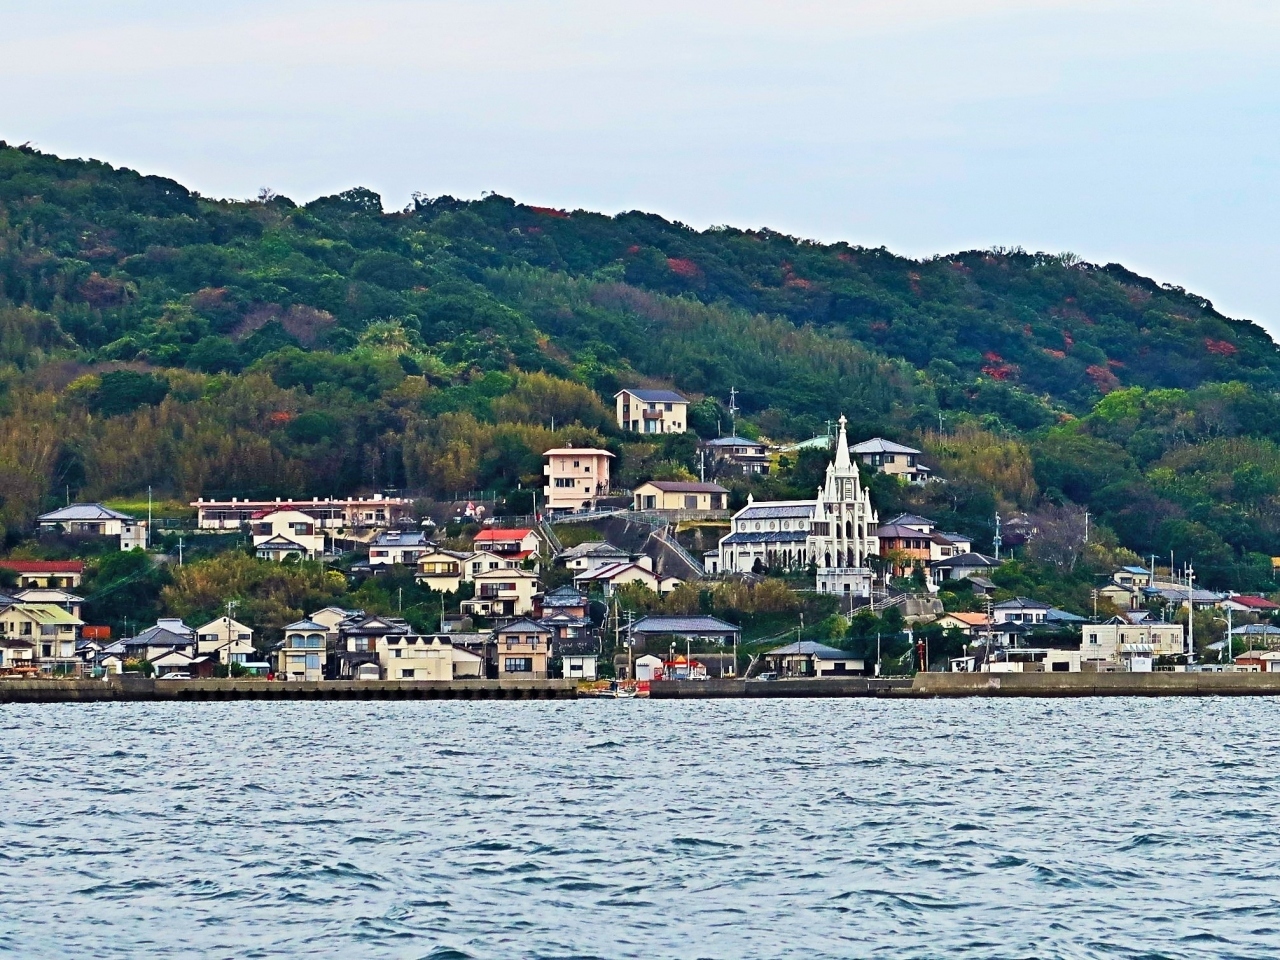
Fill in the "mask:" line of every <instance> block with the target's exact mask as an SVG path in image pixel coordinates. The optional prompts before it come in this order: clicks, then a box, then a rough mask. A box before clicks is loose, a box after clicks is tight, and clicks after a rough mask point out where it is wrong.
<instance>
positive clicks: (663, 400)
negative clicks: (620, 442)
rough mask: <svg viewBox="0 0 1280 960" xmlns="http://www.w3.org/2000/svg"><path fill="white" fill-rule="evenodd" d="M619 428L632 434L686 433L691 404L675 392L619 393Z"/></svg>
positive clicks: (617, 402)
mask: <svg viewBox="0 0 1280 960" xmlns="http://www.w3.org/2000/svg"><path fill="white" fill-rule="evenodd" d="M613 399H614V403H615V404H616V406H617V414H618V426H619V427H621V428H622V429H623V430H627V431H630V432H631V433H684V432H685V430H686V429H688V426H689V401H688V400H686V399H685V398H684V397H682V396H680V394H678V393H676V392H675V391H673V390H633V389H627V390H619V391H618V392H617V393H616V394H614V396H613Z"/></svg>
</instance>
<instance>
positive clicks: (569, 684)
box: [0, 677, 578, 703]
mask: <svg viewBox="0 0 1280 960" xmlns="http://www.w3.org/2000/svg"><path fill="white" fill-rule="evenodd" d="M577 689H578V683H577V681H576V680H454V681H441V680H416V681H415V680H361V681H354V680H315V681H307V682H281V681H274V680H155V679H150V678H147V677H112V678H109V679H106V680H6V681H0V703H65V702H85V703H94V702H102V701H126V702H127V701H156V700H177V701H192V700H572V699H573V698H574V697H576V696H577Z"/></svg>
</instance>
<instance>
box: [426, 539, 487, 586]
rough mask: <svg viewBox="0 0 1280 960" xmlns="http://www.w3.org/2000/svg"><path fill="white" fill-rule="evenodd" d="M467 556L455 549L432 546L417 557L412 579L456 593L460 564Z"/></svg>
mask: <svg viewBox="0 0 1280 960" xmlns="http://www.w3.org/2000/svg"><path fill="white" fill-rule="evenodd" d="M468 556H469V554H466V553H462V552H460V551H457V550H445V549H443V548H441V547H432V548H430V549H428V550H427V551H426V552H425V553H423V554H422V555H421V556H420V557H418V572H417V574H416V575H415V577H414V579H415V580H417V581H418V582H419V583H421V584H423V585H424V586H426V587H430V588H431V589H432V590H439V591H440V592H441V593H457V591H458V586H459V584H461V583H462V580H463V572H462V565H463V563H464V562H466V560H467V558H468ZM476 562H477V563H482V562H483V558H477V560H476ZM479 572H480V571H478V570H477V571H476V573H479Z"/></svg>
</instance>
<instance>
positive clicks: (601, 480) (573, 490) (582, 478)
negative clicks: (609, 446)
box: [542, 447, 613, 513]
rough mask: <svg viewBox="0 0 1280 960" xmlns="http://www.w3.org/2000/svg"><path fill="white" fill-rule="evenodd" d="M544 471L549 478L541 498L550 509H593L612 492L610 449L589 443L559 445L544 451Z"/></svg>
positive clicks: (554, 511) (611, 457)
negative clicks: (610, 486)
mask: <svg viewBox="0 0 1280 960" xmlns="http://www.w3.org/2000/svg"><path fill="white" fill-rule="evenodd" d="M542 456H543V459H545V460H546V461H547V462H546V463H545V464H543V467H542V473H543V475H544V476H545V477H546V478H547V481H546V485H545V486H544V487H543V488H542V499H543V503H544V504H545V505H546V509H547V511H548V512H549V513H567V512H572V511H576V510H590V509H591V508H592V506H593V505H594V504H595V502H596V501H597V500H598V499H600V498H601V497H607V496H608V495H609V461H610V460H612V459H613V454H612V453H610V452H609V451H608V450H595V449H592V448H589V447H582V448H579V447H556V448H555V449H552V450H548V451H546V452H545V453H543V455H542Z"/></svg>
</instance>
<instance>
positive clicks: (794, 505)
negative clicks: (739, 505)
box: [734, 500, 816, 520]
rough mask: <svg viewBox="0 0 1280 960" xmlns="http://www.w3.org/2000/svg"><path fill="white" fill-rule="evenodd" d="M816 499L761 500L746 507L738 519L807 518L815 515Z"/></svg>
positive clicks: (738, 515)
mask: <svg viewBox="0 0 1280 960" xmlns="http://www.w3.org/2000/svg"><path fill="white" fill-rule="evenodd" d="M815 503H816V501H814V500H775V501H768V500H765V501H761V502H760V503H753V504H751V505H750V506H747V507H744V508H743V509H742V510H741V511H740V512H739V513H738V514H737V516H736V517H735V518H734V519H736V520H788V519H791V518H794V517H799V518H801V519H804V520H807V519H809V518H810V517H812V516H813V509H814V506H815Z"/></svg>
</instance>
